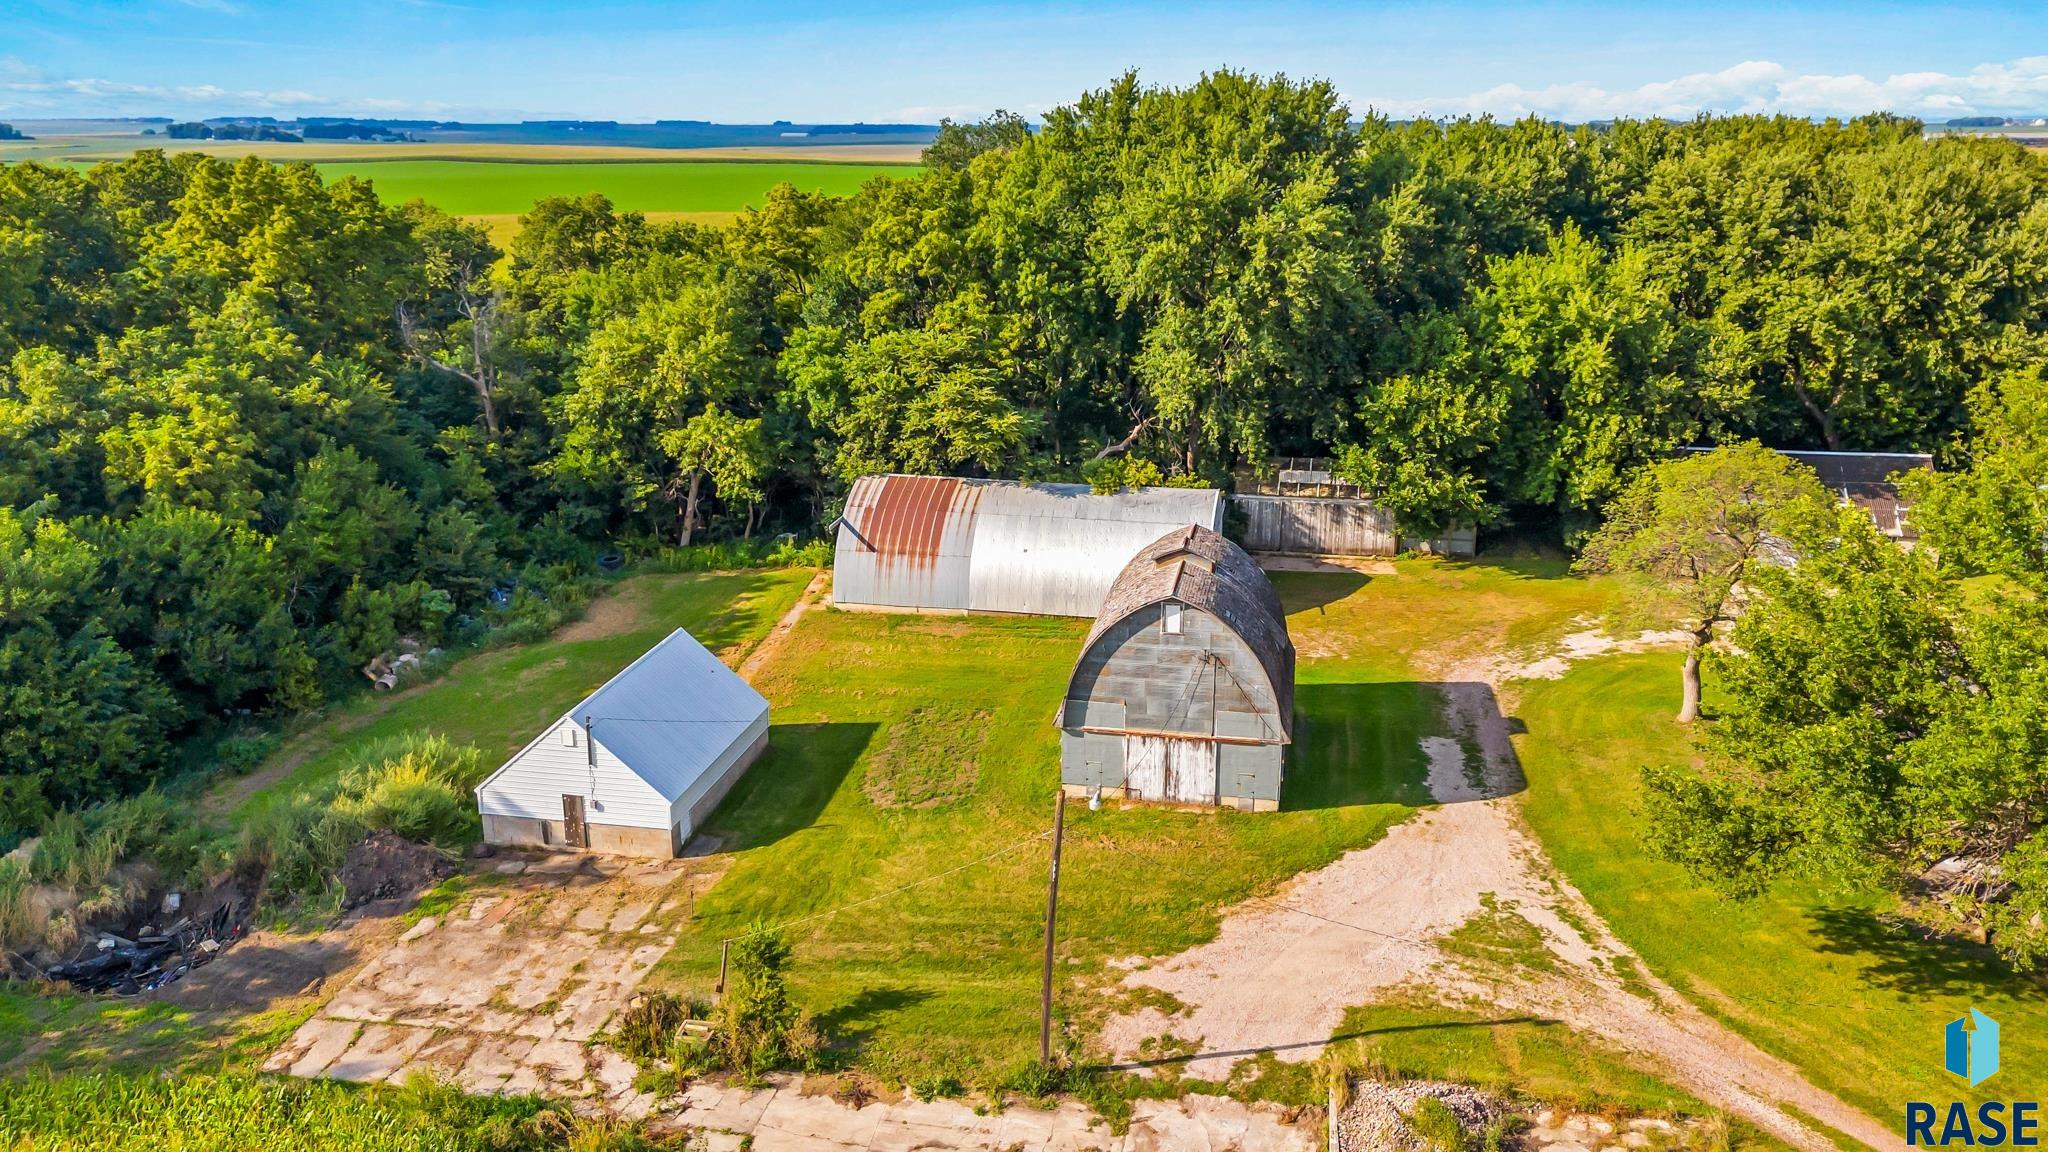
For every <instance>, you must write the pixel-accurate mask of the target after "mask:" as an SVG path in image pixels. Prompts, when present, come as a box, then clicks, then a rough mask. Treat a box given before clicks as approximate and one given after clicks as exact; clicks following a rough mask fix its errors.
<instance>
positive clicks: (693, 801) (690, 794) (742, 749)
mask: <svg viewBox="0 0 2048 1152" xmlns="http://www.w3.org/2000/svg"><path fill="white" fill-rule="evenodd" d="M766 731H768V713H766V712H763V713H761V715H760V716H759V717H758V718H757V719H755V721H754V722H753V723H752V724H749V725H747V730H746V734H745V735H743V736H741V737H740V738H739V739H737V740H734V741H733V742H732V743H731V744H728V745H726V747H725V751H723V752H720V753H719V754H718V758H717V759H715V760H713V761H712V762H711V763H710V764H708V765H706V766H705V768H704V771H703V772H702V773H701V774H699V775H698V777H697V778H696V779H695V780H692V781H691V782H690V786H689V787H688V788H687V789H685V790H684V791H683V794H682V795H680V796H677V797H676V802H675V803H674V804H671V805H670V806H669V823H670V824H672V825H674V826H675V827H679V828H681V829H682V830H683V834H684V835H685V836H687V835H689V834H690V833H691V832H694V831H696V828H695V827H693V824H692V821H691V820H690V810H691V809H692V808H695V807H696V806H697V802H698V801H700V800H702V799H704V797H706V796H707V795H709V794H710V793H711V790H712V789H713V788H717V787H719V786H720V784H721V783H722V782H723V781H724V780H725V774H726V773H727V772H729V771H731V770H732V766H733V764H734V763H736V762H737V761H738V760H739V758H740V757H742V756H745V755H746V754H747V751H748V749H750V748H752V747H753V746H754V741H756V740H758V739H760V738H761V734H762V733H764V732H766Z"/></svg>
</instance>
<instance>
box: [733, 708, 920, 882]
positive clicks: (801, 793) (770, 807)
mask: <svg viewBox="0 0 2048 1152" xmlns="http://www.w3.org/2000/svg"><path fill="white" fill-rule="evenodd" d="M878 727H879V725H876V724H872V723H820V724H772V725H770V727H769V729H768V750H767V751H766V752H764V753H763V754H762V756H761V759H760V760H758V761H756V762H755V764H754V766H753V767H752V768H749V769H748V770H747V774H746V775H745V776H742V777H741V778H740V782H739V783H738V784H735V785H734V786H733V789H732V791H731V792H729V793H727V794H726V797H725V800H724V802H722V803H721V804H719V806H718V810H717V811H716V812H714V813H712V816H711V819H710V820H708V821H706V822H705V823H706V826H707V828H708V830H709V831H711V832H712V833H713V834H714V835H716V836H718V837H719V839H720V840H721V841H722V842H723V847H724V849H725V850H726V851H737V850H740V849H746V848H758V847H760V846H761V845H763V844H772V843H774V842H775V841H777V840H780V839H782V838H783V837H785V836H788V835H791V834H792V833H795V832H800V831H803V830H804V829H807V828H813V827H823V825H819V824H818V823H817V820H818V816H819V814H821V813H822V812H824V810H825V805H826V804H828V803H830V802H831V800H832V795H833V793H835V792H837V791H838V790H839V785H840V782H841V781H843V780H845V779H846V774H847V773H848V772H850V771H852V770H853V765H854V763H855V762H856V761H858V760H859V759H860V758H861V754H862V753H864V752H866V751H867V747H868V743H869V742H870V741H871V740H873V739H874V737H875V730H876V728H878Z"/></svg>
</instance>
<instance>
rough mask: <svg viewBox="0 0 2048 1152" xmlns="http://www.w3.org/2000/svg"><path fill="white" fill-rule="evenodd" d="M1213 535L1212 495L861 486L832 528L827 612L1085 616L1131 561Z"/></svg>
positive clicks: (1219, 513)
mask: <svg viewBox="0 0 2048 1152" xmlns="http://www.w3.org/2000/svg"><path fill="white" fill-rule="evenodd" d="M1191 524H1198V525H1201V526H1202V527H1204V528H1207V529H1209V530H1211V531H1212V532H1217V531H1221V530H1222V528H1223V493H1221V492H1219V491H1215V490H1213V489H1197V488H1138V489H1128V490H1125V491H1123V492H1118V493H1115V494H1112V495H1098V494H1096V493H1094V492H1092V491H1090V489H1089V488H1088V486H1087V485H1085V484H1019V483H1017V482H1015V481H1010V480H963V479H957V478H954V477H949V476H864V477H862V478H861V479H859V480H857V481H855V482H854V485H853V491H852V492H851V493H850V494H848V496H847V498H846V512H845V514H844V515H842V516H841V517H840V519H839V533H838V540H837V545H836V551H835V553H834V558H833V566H832V602H833V603H834V604H835V605H837V606H839V607H841V608H874V609H888V610H895V611H915V612H1018V613H1029V614H1034V615H1041V616H1094V615H1095V614H1096V613H1097V611H1098V610H1100V609H1101V607H1102V600H1103V597H1104V596H1105V595H1106V594H1107V593H1108V592H1109V586H1110V583H1111V582H1112V581H1113V580H1114V579H1115V578H1116V574H1117V572H1118V571H1119V570H1121V569H1122V568H1123V566H1124V563H1125V562H1126V561H1128V560H1129V559H1130V558H1131V557H1132V556H1133V555H1134V554H1136V553H1137V551H1138V549H1140V548H1143V547H1144V546H1145V545H1147V544H1150V543H1151V542H1152V541H1154V540H1157V539H1158V538H1159V536H1160V534H1161V533H1163V532H1166V531H1167V530H1169V529H1172V528H1181V527H1186V526H1188V525H1191Z"/></svg>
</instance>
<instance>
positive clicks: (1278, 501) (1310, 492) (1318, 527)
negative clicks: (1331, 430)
mask: <svg viewBox="0 0 2048 1152" xmlns="http://www.w3.org/2000/svg"><path fill="white" fill-rule="evenodd" d="M1235 480H1236V488H1237V490H1236V491H1235V492H1234V493H1233V494H1232V495H1231V497H1230V506H1231V508H1232V510H1233V511H1235V512H1236V513H1237V514H1238V515H1239V516H1241V517H1242V518H1243V533H1242V536H1241V539H1242V540H1243V541H1244V546H1245V547H1246V548H1248V549H1250V550H1251V551H1253V552H1277V553H1283V554H1288V555H1296V556H1396V555H1399V554H1401V553H1403V552H1431V553H1435V554H1437V555H1439V556H1470V555H1472V554H1473V553H1474V552H1475V551H1476V550H1477V545H1478V535H1477V533H1475V532H1474V531H1473V529H1472V528H1470V527H1462V528H1453V529H1451V530H1450V531H1449V532H1446V533H1444V534H1443V535H1442V536H1439V537H1436V538H1434V539H1425V538H1421V537H1413V536H1409V537H1404V536H1402V535H1401V534H1400V533H1399V532H1398V531H1396V530H1395V527H1394V514H1393V513H1392V512H1389V511H1387V510H1386V509H1385V508H1382V507H1380V506H1379V505H1377V504H1375V503H1373V502H1372V501H1371V500H1370V499H1368V498H1367V497H1366V494H1365V492H1364V490H1363V489H1361V488H1360V487H1359V486H1358V485H1356V484H1353V483H1352V482H1350V481H1348V480H1345V479H1342V478H1341V477H1339V476H1338V475H1337V474H1336V473H1335V472H1333V471H1331V462H1330V461H1329V460H1325V459H1321V458H1318V457H1310V456H1283V457H1280V458H1279V459H1276V460H1274V461H1272V463H1271V466H1270V467H1269V468H1268V469H1267V470H1266V473H1265V474H1264V475H1261V474H1259V473H1257V472H1253V471H1251V470H1249V469H1247V470H1244V471H1240V472H1239V473H1238V474H1237V476H1236V477H1235Z"/></svg>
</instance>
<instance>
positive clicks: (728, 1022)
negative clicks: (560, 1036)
mask: <svg viewBox="0 0 2048 1152" xmlns="http://www.w3.org/2000/svg"><path fill="white" fill-rule="evenodd" d="M789 960H790V947H789V942H788V941H787V940H786V939H784V938H783V936H782V935H781V934H780V933H779V932H775V931H773V930H771V929H769V928H767V927H766V926H765V925H755V926H754V927H753V928H752V929H750V930H749V931H748V932H747V933H746V934H744V935H742V936H740V937H739V938H737V939H735V940H733V941H732V942H731V966H730V970H729V972H728V973H727V984H726V991H725V994H724V995H723V996H721V997H719V999H718V1002H717V1005H716V1006H715V1007H711V1006H709V1005H707V1004H706V1002H704V1001H702V1000H699V999H695V998H691V999H687V1000H686V999H684V998H682V997H678V996H674V995H671V994H668V993H664V992H653V993H649V994H647V995H644V996H642V997H640V998H639V999H638V1000H637V1001H636V1002H635V1003H634V1004H632V1005H631V1006H629V1007H628V1008H627V1009H626V1010H625V1011H624V1012H621V1013H620V1014H619V1018H618V1020H617V1021H616V1022H615V1023H614V1024H613V1026H612V1032H611V1035H612V1041H613V1043H614V1044H615V1045H616V1046H617V1047H618V1049H619V1051H621V1052H623V1053H625V1054H626V1055H627V1056H629V1057H631V1058H632V1059H634V1060H635V1061H638V1062H639V1063H640V1064H641V1066H642V1070H643V1077H644V1076H645V1075H646V1074H647V1072H648V1071H650V1069H651V1070H652V1072H653V1075H654V1078H655V1079H656V1080H666V1083H663V1084H660V1085H659V1086H660V1087H662V1088H664V1089H666V1090H668V1091H674V1090H676V1089H677V1088H679V1087H680V1085H681V1083H682V1082H684V1081H686V1080H687V1079H688V1078H690V1077H692V1076H695V1075H698V1074H700V1073H703V1072H710V1071H722V1072H730V1073H733V1074H734V1075H736V1076H737V1077H739V1079H740V1080H741V1082H743V1083H749V1084H752V1083H758V1082H759V1081H760V1079H761V1077H762V1076H763V1075H765V1074H766V1073H769V1072H774V1071H778V1070H781V1069H793V1070H798V1071H810V1070H813V1069H815V1067H816V1066H817V1062H818V1060H819V1058H820V1056H821V1055H822V1050H823V1046H824V1040H823V1037H822V1036H821V1035H820V1033H819V1031H818V1028H817V1025H816V1024H815V1023H814V1022H813V1021H812V1019H811V1017H810V1016H809V1014H807V1013H805V1012H804V1011H803V1010H802V1009H800V1008H799V1007H797V1004H796V1002H795V1001H794V1000H793V999H791V997H790V993H789V985H788V981H787V979H786V977H785V976H784V969H785V968H787V967H788V965H789Z"/></svg>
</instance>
